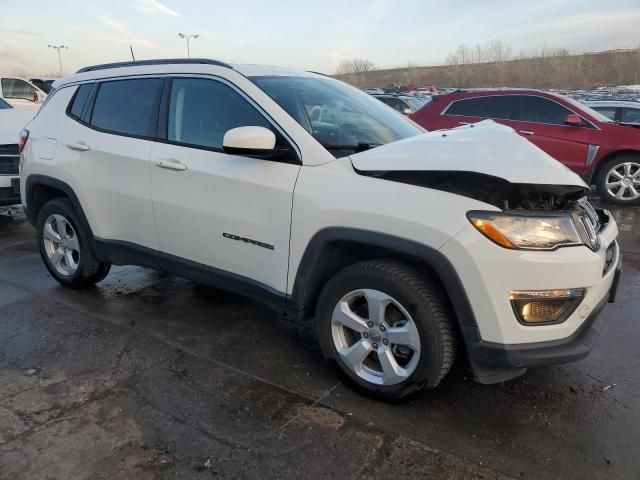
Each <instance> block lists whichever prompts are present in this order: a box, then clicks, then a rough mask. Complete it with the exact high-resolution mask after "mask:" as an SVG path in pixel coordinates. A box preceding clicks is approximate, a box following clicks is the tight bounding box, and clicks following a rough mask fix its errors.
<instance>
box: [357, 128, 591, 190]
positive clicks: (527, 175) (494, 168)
mask: <svg viewBox="0 0 640 480" xmlns="http://www.w3.org/2000/svg"><path fill="white" fill-rule="evenodd" d="M351 162H352V164H353V166H354V168H356V170H359V171H363V172H391V171H394V172H402V171H425V172H427V171H437V172H445V171H451V172H477V173H481V174H485V175H491V176H494V177H498V178H502V179H504V180H507V181H508V182H510V183H518V184H537V185H572V186H579V187H584V188H587V189H588V186H587V185H586V184H585V183H584V181H583V180H582V179H581V178H580V177H579V176H578V175H577V174H575V173H574V172H572V171H571V170H569V168H567V167H565V166H564V165H563V164H561V163H560V162H558V161H557V160H555V159H554V158H553V157H551V156H549V155H548V154H546V153H545V152H543V151H542V150H540V149H539V148H538V147H536V146H535V145H533V144H532V143H531V142H529V141H528V140H527V139H525V138H523V137H521V136H520V135H518V134H517V133H516V132H515V131H514V130H513V129H512V128H510V127H507V126H505V125H501V124H499V123H496V122H494V121H492V120H484V121H482V122H479V123H476V124H473V125H465V126H462V127H458V128H455V129H452V130H437V131H433V132H429V133H426V134H423V135H418V136H416V137H411V138H407V139H405V140H401V141H398V142H393V143H389V144H387V145H383V146H381V147H377V148H373V149H371V150H367V151H364V152H361V153H357V154H355V155H352V156H351Z"/></svg>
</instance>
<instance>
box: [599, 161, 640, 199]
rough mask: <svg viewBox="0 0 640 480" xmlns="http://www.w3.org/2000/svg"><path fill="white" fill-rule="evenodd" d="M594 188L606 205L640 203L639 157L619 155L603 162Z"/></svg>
mask: <svg viewBox="0 0 640 480" xmlns="http://www.w3.org/2000/svg"><path fill="white" fill-rule="evenodd" d="M596 186H597V187H598V192H599V193H600V195H601V196H602V198H603V200H605V201H606V202H608V203H615V204H618V205H636V204H638V203H640V156H638V155H619V156H617V157H615V158H612V159H611V160H609V161H607V162H605V163H604V164H603V165H602V166H601V167H600V170H599V171H598V176H597V178H596Z"/></svg>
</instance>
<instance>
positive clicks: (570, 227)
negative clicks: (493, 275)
mask: <svg viewBox="0 0 640 480" xmlns="http://www.w3.org/2000/svg"><path fill="white" fill-rule="evenodd" d="M467 218H468V219H469V221H471V223H472V224H473V226H474V227H476V228H477V229H478V230H479V231H480V232H481V233H482V234H483V235H484V236H485V237H487V238H489V239H490V240H492V241H493V242H495V243H497V244H498V245H500V246H502V247H505V248H510V249H522V250H555V249H556V248H559V247H566V246H571V245H583V243H584V242H583V241H582V239H581V238H580V235H579V234H578V231H577V229H576V226H575V224H574V222H573V217H572V216H571V214H569V213H553V214H546V215H545V214H536V215H531V214H518V213H507V214H505V213H499V212H469V213H468V214H467Z"/></svg>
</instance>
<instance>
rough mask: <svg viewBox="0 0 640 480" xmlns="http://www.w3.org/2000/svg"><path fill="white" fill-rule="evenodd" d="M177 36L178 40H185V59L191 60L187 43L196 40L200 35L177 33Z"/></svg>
mask: <svg viewBox="0 0 640 480" xmlns="http://www.w3.org/2000/svg"><path fill="white" fill-rule="evenodd" d="M178 36H179V37H180V38H186V39H187V58H191V52H190V50H189V41H190V40H191V39H192V38H193V39H196V38H198V37H199V36H200V35H198V34H195V35H185V34H184V33H179V34H178Z"/></svg>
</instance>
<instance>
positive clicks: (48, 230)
mask: <svg viewBox="0 0 640 480" xmlns="http://www.w3.org/2000/svg"><path fill="white" fill-rule="evenodd" d="M42 236H43V240H44V250H45V252H46V254H47V261H48V262H49V265H51V267H52V268H54V269H55V270H56V272H58V273H59V274H60V275H63V276H65V277H68V276H70V275H73V274H74V273H75V272H76V271H77V270H78V264H79V263H80V242H79V241H78V235H77V234H76V231H75V230H74V228H73V226H72V225H71V222H69V221H68V220H67V219H66V218H65V217H63V216H62V215H59V214H53V215H49V217H47V220H46V221H45V222H44V229H43V232H42Z"/></svg>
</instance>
